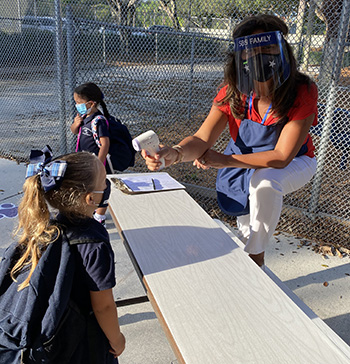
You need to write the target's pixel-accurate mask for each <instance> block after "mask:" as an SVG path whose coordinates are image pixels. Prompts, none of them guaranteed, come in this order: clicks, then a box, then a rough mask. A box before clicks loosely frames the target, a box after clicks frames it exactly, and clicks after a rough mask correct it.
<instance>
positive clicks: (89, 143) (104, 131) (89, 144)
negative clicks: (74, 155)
mask: <svg viewBox="0 0 350 364" xmlns="http://www.w3.org/2000/svg"><path fill="white" fill-rule="evenodd" d="M98 115H102V113H101V112H99V111H98V112H96V113H94V114H92V115H89V116H87V117H85V118H84V120H83V123H82V125H81V134H80V140H79V145H78V150H77V151H78V152H82V151H87V152H91V153H94V154H95V155H98V152H99V149H100V148H99V147H98V145H97V144H96V142H95V139H94V137H93V135H92V130H91V122H92V120H93V119H94V118H95V117H96V116H98ZM97 128H98V129H97V132H98V136H99V138H101V137H109V132H108V126H107V123H106V122H105V121H102V120H100V121H99V122H98V126H97Z"/></svg>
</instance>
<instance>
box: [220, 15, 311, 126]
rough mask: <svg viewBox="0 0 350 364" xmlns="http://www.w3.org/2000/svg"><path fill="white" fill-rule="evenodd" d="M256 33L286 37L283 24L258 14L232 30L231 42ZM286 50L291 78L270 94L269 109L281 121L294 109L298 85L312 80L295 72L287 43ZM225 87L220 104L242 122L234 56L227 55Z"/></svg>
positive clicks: (284, 24)
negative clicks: (226, 105) (278, 33)
mask: <svg viewBox="0 0 350 364" xmlns="http://www.w3.org/2000/svg"><path fill="white" fill-rule="evenodd" d="M256 30H262V31H263V32H271V31H280V32H282V33H283V35H284V37H286V36H287V34H288V26H287V25H286V23H285V22H284V21H283V20H282V19H280V18H278V17H277V16H274V15H267V14H261V15H256V16H250V17H248V18H245V19H244V20H243V21H242V22H241V23H239V24H238V25H237V27H236V28H235V29H234V30H233V33H232V37H233V39H236V38H239V37H243V36H246V35H251V34H252V33H253V32H254V31H256ZM285 43H286V49H287V52H288V56H289V62H290V76H289V77H288V79H287V80H286V81H285V82H284V83H283V84H282V85H281V86H280V87H279V88H278V91H277V92H274V93H273V94H272V108H273V110H274V111H275V112H276V114H277V115H278V116H279V118H280V119H284V118H285V116H286V115H287V113H288V111H289V110H290V108H291V107H292V106H293V104H294V101H295V99H296V96H297V92H298V86H299V85H300V84H308V85H310V84H311V82H312V81H311V79H310V78H309V77H308V76H307V75H305V74H303V73H301V72H299V71H298V69H297V61H296V59H295V57H294V54H293V49H292V47H291V46H290V45H289V43H288V42H287V41H285ZM224 84H225V85H228V88H227V92H226V96H225V97H224V98H223V99H222V100H220V104H222V103H225V102H229V104H230V107H231V111H232V114H233V116H234V117H236V118H238V119H242V118H243V117H244V106H243V105H242V94H241V93H240V91H239V90H238V89H237V87H236V62H235V54H234V52H228V54H227V62H226V66H225V77H224Z"/></svg>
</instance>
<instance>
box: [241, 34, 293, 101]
mask: <svg viewBox="0 0 350 364" xmlns="http://www.w3.org/2000/svg"><path fill="white" fill-rule="evenodd" d="M234 56H235V62H236V72H237V85H236V86H237V88H238V90H239V91H240V92H242V93H243V94H246V95H249V94H250V93H251V92H252V91H255V92H256V93H257V94H258V95H259V94H261V90H265V92H264V93H265V94H266V95H268V94H271V93H272V92H273V91H275V90H276V89H277V88H278V87H280V86H281V85H282V84H283V83H284V82H285V81H286V80H287V79H288V77H289V75H290V65H289V57H288V52H287V48H286V45H285V40H284V38H283V34H282V33H281V32H279V31H275V32H267V33H260V34H253V35H249V36H245V37H240V38H237V39H235V41H234Z"/></svg>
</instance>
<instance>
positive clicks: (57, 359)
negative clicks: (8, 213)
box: [0, 233, 87, 364]
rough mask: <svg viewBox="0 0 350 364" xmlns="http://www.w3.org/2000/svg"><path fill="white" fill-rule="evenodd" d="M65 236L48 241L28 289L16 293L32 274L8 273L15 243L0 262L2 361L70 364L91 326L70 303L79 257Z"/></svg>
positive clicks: (15, 252)
mask: <svg viewBox="0 0 350 364" xmlns="http://www.w3.org/2000/svg"><path fill="white" fill-rule="evenodd" d="M78 243H79V241H78V240H76V241H73V240H71V241H69V240H68V238H67V237H66V235H65V234H64V233H61V234H60V237H59V238H58V239H57V240H56V241H54V242H53V243H50V244H49V245H48V246H47V248H46V250H45V252H44V253H43V255H42V257H41V258H40V260H39V263H38V265H37V266H36V268H35V270H34V272H33V274H32V276H31V279H30V283H29V286H27V287H25V288H24V289H22V290H21V291H17V287H18V284H19V283H21V282H23V281H24V279H25V278H26V277H27V275H28V271H27V270H26V269H23V270H22V271H21V272H20V273H19V275H18V276H17V277H16V279H17V283H16V282H14V281H13V280H12V279H11V277H10V270H11V268H12V267H13V265H14V262H15V261H17V260H18V257H19V254H20V253H19V247H18V244H17V243H13V244H12V245H10V246H9V247H8V248H7V249H6V251H5V253H4V256H3V258H2V260H1V262H0V363H11V364H16V363H23V364H27V363H30V364H31V363H50V364H64V363H68V362H69V360H70V358H71V357H72V355H73V354H74V352H75V351H76V349H77V347H78V345H79V343H80V340H81V339H82V337H84V335H85V332H86V327H87V317H85V316H84V315H83V314H82V313H81V312H80V310H79V308H78V307H77V306H76V305H75V303H74V302H73V301H72V300H71V299H70V295H71V289H72V282H73V276H74V271H75V258H74V255H73V254H72V252H71V249H70V245H72V244H78Z"/></svg>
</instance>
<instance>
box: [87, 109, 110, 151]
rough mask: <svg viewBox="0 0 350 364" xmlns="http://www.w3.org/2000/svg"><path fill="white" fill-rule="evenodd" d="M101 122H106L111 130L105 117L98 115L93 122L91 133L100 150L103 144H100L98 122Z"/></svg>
mask: <svg viewBox="0 0 350 364" xmlns="http://www.w3.org/2000/svg"><path fill="white" fill-rule="evenodd" d="M100 120H104V121H105V122H106V124H107V127H108V128H109V124H108V120H107V118H106V117H105V116H103V115H97V116H96V117H95V118H94V119H93V120H92V121H91V131H92V136H93V137H94V140H95V143H96V144H97V146H98V147H99V148H101V142H100V138H99V136H98V129H97V126H98V122H99V121H100Z"/></svg>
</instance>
